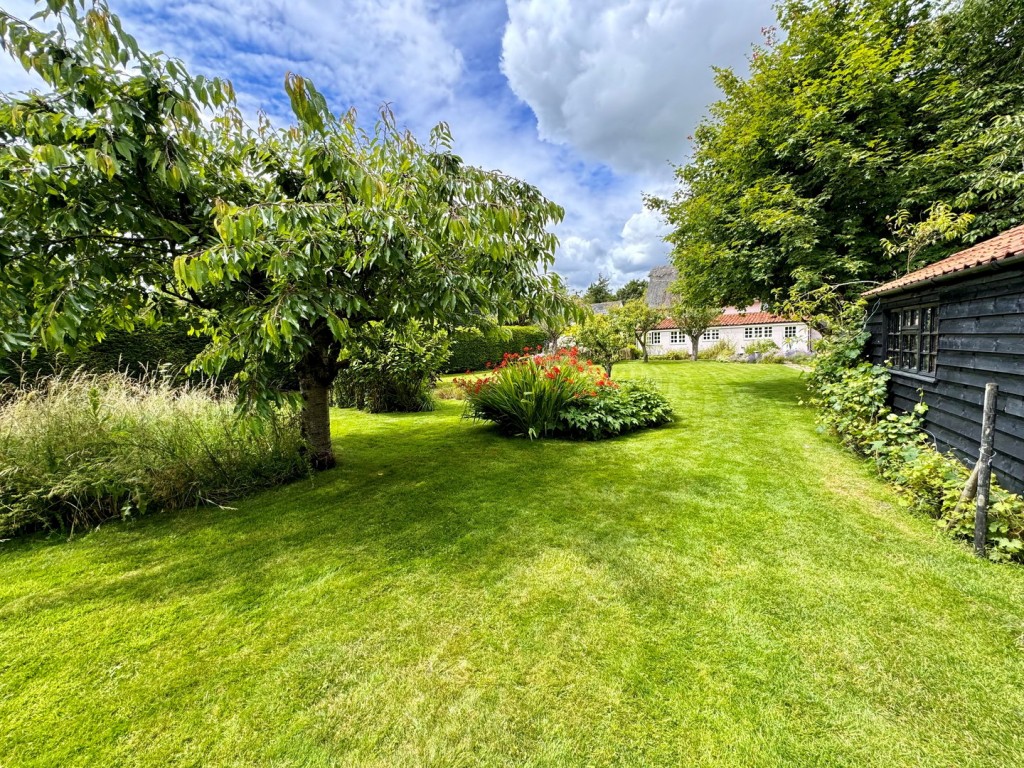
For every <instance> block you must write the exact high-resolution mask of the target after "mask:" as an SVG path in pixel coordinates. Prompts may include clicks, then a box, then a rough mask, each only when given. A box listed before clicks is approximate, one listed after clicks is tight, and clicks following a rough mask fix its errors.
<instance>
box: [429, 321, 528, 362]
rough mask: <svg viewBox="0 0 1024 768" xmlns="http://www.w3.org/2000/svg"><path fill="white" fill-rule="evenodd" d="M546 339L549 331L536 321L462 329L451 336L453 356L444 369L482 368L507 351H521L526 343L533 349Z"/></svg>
mask: <svg viewBox="0 0 1024 768" xmlns="http://www.w3.org/2000/svg"><path fill="white" fill-rule="evenodd" d="M545 343H547V334H546V333H545V332H544V331H543V330H541V329H540V328H538V327H537V326H534V325H508V326H504V327H503V328H501V329H495V330H493V331H490V332H487V333H484V332H482V331H479V330H477V329H475V328H464V329H460V330H458V331H456V332H455V333H453V334H452V336H451V356H450V357H449V358H448V362H447V363H446V364H445V366H444V372H445V373H464V372H465V371H482V370H484V368H486V366H487V363H490V364H491V365H492V366H493V365H497V364H498V363H500V362H501V360H502V358H503V357H504V356H505V354H506V353H518V352H522V351H523V349H524V348H525V347H529V348H530V349H531V350H533V349H536V348H537V347H543V346H544V344H545Z"/></svg>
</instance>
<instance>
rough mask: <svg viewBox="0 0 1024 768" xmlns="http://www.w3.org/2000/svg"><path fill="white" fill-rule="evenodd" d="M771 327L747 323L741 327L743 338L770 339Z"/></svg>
mask: <svg viewBox="0 0 1024 768" xmlns="http://www.w3.org/2000/svg"><path fill="white" fill-rule="evenodd" d="M771 337H772V327H771V326H770V325H748V326H747V327H746V328H744V329H743V338H744V339H770V338H771Z"/></svg>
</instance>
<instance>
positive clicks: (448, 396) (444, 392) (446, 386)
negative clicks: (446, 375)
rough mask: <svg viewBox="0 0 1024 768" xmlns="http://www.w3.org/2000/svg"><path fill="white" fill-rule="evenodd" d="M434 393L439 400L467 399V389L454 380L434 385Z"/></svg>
mask: <svg viewBox="0 0 1024 768" xmlns="http://www.w3.org/2000/svg"><path fill="white" fill-rule="evenodd" d="M433 395H434V397H435V398H437V399H438V400H465V399H466V391H465V390H464V389H463V388H462V387H460V386H459V385H458V384H456V383H455V382H454V381H441V382H438V383H437V385H436V386H435V387H434V392H433Z"/></svg>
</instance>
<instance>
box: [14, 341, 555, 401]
mask: <svg viewBox="0 0 1024 768" xmlns="http://www.w3.org/2000/svg"><path fill="white" fill-rule="evenodd" d="M502 330H503V331H504V332H505V333H502V332H499V331H492V332H490V333H483V332H481V331H479V330H476V329H464V330H461V331H457V332H456V333H453V334H452V340H451V357H450V358H449V359H448V363H447V366H446V367H445V373H463V372H464V371H467V370H468V371H480V370H483V369H484V368H485V367H486V365H487V363H488V362H490V363H499V362H501V358H502V357H503V356H504V354H505V353H506V352H522V351H523V347H531V348H533V347H538V346H542V345H543V344H544V343H545V341H547V336H546V335H545V334H544V332H543V331H542V330H541V329H540V328H538V327H537V326H535V325H507V326H504V327H503V329H502ZM506 336H507V337H506ZM205 346H206V339H205V338H203V337H199V336H189V335H188V331H187V330H185V329H183V328H181V327H180V326H163V327H161V328H139V329H136V330H135V331H132V332H131V333H128V332H125V331H112V332H111V333H110V334H108V335H107V337H106V338H105V339H104V340H103V341H101V342H99V343H97V344H94V345H92V346H91V347H88V348H86V349H83V350H80V351H76V352H75V353H74V354H72V355H67V356H65V355H60V356H53V355H49V354H46V353H42V352H41V353H39V355H37V356H36V357H35V358H34V359H29V358H28V357H26V358H25V359H24V360H20V359H18V358H14V359H6V360H5V359H0V380H3V379H4V378H12V379H15V380H18V379H20V376H18V371H19V370H22V371H24V374H25V376H27V377H31V376H34V375H36V374H38V373H44V374H47V373H52V372H54V371H56V370H61V369H64V368H83V369H84V370H86V371H89V372H91V373H107V372H109V371H123V372H126V373H128V374H130V375H132V376H140V375H142V373H143V372H144V371H146V370H149V371H153V370H155V369H156V368H158V367H159V366H161V365H167V366H169V368H170V369H171V372H172V373H173V374H174V375H175V376H176V377H179V378H180V379H181V380H185V379H186V378H190V379H191V380H192V381H201V380H202V379H203V377H202V376H192V377H185V376H184V375H183V374H181V373H180V372H181V371H182V370H183V369H184V368H185V366H186V365H188V364H189V363H190V362H192V360H193V359H194V358H195V356H196V355H197V354H199V352H200V351H201V350H202V349H203V347H205ZM236 365H237V364H230V363H229V366H228V369H227V370H225V371H224V372H223V373H222V374H221V376H220V378H221V379H226V378H228V377H230V376H231V375H232V374H233V373H234V372H235V371H236V370H237V368H236V367H235V366H236ZM280 379H281V381H282V385H283V388H285V389H293V388H295V386H296V382H295V381H294V376H293V375H292V374H290V373H289V372H286V371H282V372H281V375H280Z"/></svg>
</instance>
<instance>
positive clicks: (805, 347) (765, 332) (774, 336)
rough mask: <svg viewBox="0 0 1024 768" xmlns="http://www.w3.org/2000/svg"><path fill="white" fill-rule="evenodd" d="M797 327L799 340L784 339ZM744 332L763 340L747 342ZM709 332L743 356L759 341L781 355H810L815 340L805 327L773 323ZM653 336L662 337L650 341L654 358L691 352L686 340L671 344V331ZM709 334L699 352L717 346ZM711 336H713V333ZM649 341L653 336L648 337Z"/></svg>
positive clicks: (717, 329)
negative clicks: (753, 331)
mask: <svg viewBox="0 0 1024 768" xmlns="http://www.w3.org/2000/svg"><path fill="white" fill-rule="evenodd" d="M794 325H795V326H796V336H795V337H794V338H791V339H786V338H784V334H785V329H786V327H787V326H789V327H792V326H794ZM745 328H761V329H762V330H761V334H762V336H761V337H760V338H754V339H748V338H746V334H745V331H744V329H745ZM708 330H709V331H718V339H726V340H728V341H731V342H732V343H733V344H734V345H735V346H736V352H737V354H742V353H743V352H745V351H746V348H747V345H748V344H754V343H756V342H758V341H764V340H766V339H770V340H771V341H774V342H775V343H776V344H777V345H778V347H779V349H780V350H781V351H782V352H787V351H790V350H795V351H797V352H810V351H811V344H810V341H809V339H810V340H813V338H814V336H816V335H814V336H811V335H810V329H809V328H808V327H807V324H806V323H771V324H767V325H750V326H743V325H724V326H717V327H715V328H709V329H708ZM651 333H654V334H661V340H660V342H654V341H648V343H647V351H648V353H650V354H652V355H664V354H666V353H668V352H676V351H680V352H689V351H690V340H689V338H688V337H683V340H682V341H680V342H677V343H675V344H673V343H672V341H671V339H672V331H652V332H651ZM708 335H709V334H707V333H705V334H704V336H702V337H701V340H700V342H699V344H698V345H697V349H698V350H703V349H707V348H708V347H711V346H714V345H715V343H716V342H717V341H718V339H708V338H707V337H708ZM710 335H714V334H713V333H712V334H710ZM647 337H648V339H650V338H651V335H650V334H648V336H647Z"/></svg>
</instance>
